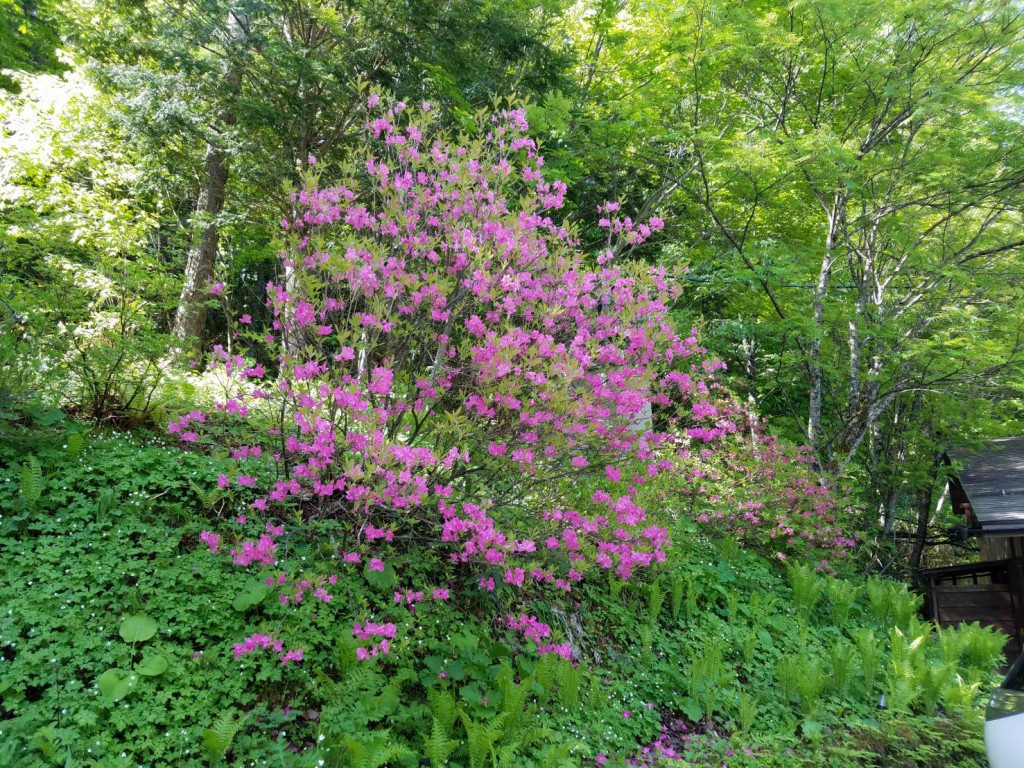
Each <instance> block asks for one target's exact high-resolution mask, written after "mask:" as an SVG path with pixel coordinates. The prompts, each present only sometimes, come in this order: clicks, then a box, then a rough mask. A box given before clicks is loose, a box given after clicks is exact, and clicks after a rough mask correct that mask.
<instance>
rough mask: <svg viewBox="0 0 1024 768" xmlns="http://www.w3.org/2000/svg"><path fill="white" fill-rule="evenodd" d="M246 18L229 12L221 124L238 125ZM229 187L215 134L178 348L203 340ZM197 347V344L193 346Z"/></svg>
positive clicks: (179, 314) (177, 327)
mask: <svg viewBox="0 0 1024 768" xmlns="http://www.w3.org/2000/svg"><path fill="white" fill-rule="evenodd" d="M245 23H246V18H245V16H244V15H242V14H240V13H239V12H237V11H236V10H234V9H230V10H229V11H228V17H227V26H226V35H227V39H226V47H227V48H228V49H229V50H228V51H227V54H226V62H227V63H226V64H225V73H224V80H225V83H226V84H227V85H228V88H229V96H228V99H227V105H226V106H225V108H224V110H223V111H222V113H221V115H220V125H221V127H229V126H232V125H234V124H235V122H236V118H235V115H234V112H233V110H232V107H231V104H232V103H233V102H234V99H235V98H236V96H237V92H238V89H239V87H240V86H241V84H242V69H241V66H240V65H239V63H238V62H239V59H238V57H237V56H236V54H235V52H233V51H231V50H230V48H231V46H232V44H233V43H237V42H238V41H240V40H243V39H245V36H246V31H245V29H246V26H245ZM227 188H228V153H227V151H226V150H225V148H224V146H223V144H222V142H220V141H218V140H217V138H216V137H215V138H214V139H213V140H212V141H210V143H209V144H208V145H207V147H206V164H205V168H204V170H203V186H202V188H201V189H200V191H199V199H198V200H197V202H196V214H197V216H201V217H203V218H204V219H205V220H206V221H205V225H204V226H203V229H202V231H201V232H197V233H196V234H195V235H194V236H193V237H194V240H193V242H192V247H191V248H190V249H189V252H188V258H187V260H186V262H185V279H184V282H183V283H182V286H181V297H180V298H179V300H178V309H177V311H176V312H175V315H174V327H173V329H172V333H173V335H174V338H175V339H176V340H177V341H178V342H179V350H181V351H184V350H187V349H189V348H190V347H192V345H195V344H197V343H198V342H200V341H201V340H202V336H203V331H204V330H205V329H206V304H205V302H206V299H207V298H208V297H209V295H208V293H207V290H208V289H207V285H208V284H209V282H210V280H211V279H212V278H213V273H214V267H215V266H216V264H217V250H218V245H219V243H220V231H219V229H218V227H217V218H218V217H219V216H220V214H221V212H222V211H223V210H224V201H225V199H226V197H227ZM192 348H194V347H192Z"/></svg>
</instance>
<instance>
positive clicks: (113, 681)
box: [96, 669, 139, 702]
mask: <svg viewBox="0 0 1024 768" xmlns="http://www.w3.org/2000/svg"><path fill="white" fill-rule="evenodd" d="M138 679H139V678H138V675H136V674H134V673H132V672H127V671H125V670H123V669H108V670H107V671H106V672H104V673H103V674H102V675H100V676H99V677H98V678H97V680H96V684H97V685H98V686H99V689H100V694H101V695H102V696H103V698H104V699H106V700H107V701H109V702H117V701H120V700H121V699H123V698H124V697H125V696H127V695H128V694H129V693H131V690H132V688H134V687H135V683H136V682H138Z"/></svg>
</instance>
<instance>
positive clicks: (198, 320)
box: [174, 144, 228, 347]
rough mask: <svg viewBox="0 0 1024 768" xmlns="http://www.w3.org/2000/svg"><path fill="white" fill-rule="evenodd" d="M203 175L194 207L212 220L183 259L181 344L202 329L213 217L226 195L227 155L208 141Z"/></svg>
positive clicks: (215, 236)
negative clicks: (184, 260) (186, 257)
mask: <svg viewBox="0 0 1024 768" xmlns="http://www.w3.org/2000/svg"><path fill="white" fill-rule="evenodd" d="M203 176H204V178H203V188H202V190H201V191H200V193H199V202H198V205H197V206H196V208H197V212H198V213H200V214H202V215H205V216H209V217H210V218H211V219H212V220H211V221H210V222H209V223H208V224H207V225H206V227H205V228H204V229H203V230H202V232H200V233H197V235H196V237H197V240H196V242H194V243H193V245H192V247H191V248H190V249H189V252H188V260H187V261H186V262H185V279H184V282H183V283H182V286H181V298H180V299H179V300H178V311H177V312H176V313H175V315H174V338H175V339H177V340H178V341H179V342H181V344H182V346H183V347H184V346H185V345H187V344H189V343H190V342H189V339H192V340H201V339H202V336H203V331H204V329H205V328H206V303H205V302H206V299H207V298H208V297H209V294H208V288H207V284H208V283H209V282H210V279H211V278H212V277H213V270H214V266H215V265H216V263H217V246H218V244H219V241H220V233H219V231H218V229H217V222H216V218H217V217H218V216H220V213H221V211H222V210H224V198H225V196H226V194H227V186H228V158H227V155H226V153H225V152H224V151H223V150H222V149H218V148H217V147H215V146H213V145H212V144H211V145H210V146H208V147H207V149H206V169H205V173H204V174H203Z"/></svg>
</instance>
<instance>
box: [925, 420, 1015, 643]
mask: <svg viewBox="0 0 1024 768" xmlns="http://www.w3.org/2000/svg"><path fill="white" fill-rule="evenodd" d="M956 458H957V459H958V460H960V461H962V462H963V464H964V468H963V469H962V470H960V471H959V472H957V474H956V475H954V476H952V477H951V478H950V481H949V495H950V500H951V501H952V503H953V504H954V506H955V508H956V509H958V510H960V511H961V512H962V513H963V515H964V522H965V525H966V529H967V533H968V534H969V535H973V536H977V537H978V540H979V541H978V544H979V552H980V558H979V559H980V562H977V563H970V564H966V565H955V566H950V567H947V568H932V569H929V570H926V571H925V572H924V574H923V575H924V577H925V579H926V581H927V584H928V607H929V609H930V612H931V615H932V618H934V619H936V620H937V621H938V622H939V624H940V625H942V626H950V625H953V624H959V623H960V622H964V621H966V622H973V621H977V622H980V623H981V624H982V625H983V626H992V627H997V628H998V629H1000V630H1002V631H1003V632H1005V633H1006V634H1007V636H1008V639H1007V643H1006V655H1007V660H1008V663H1009V662H1012V661H1013V660H1015V659H1016V658H1017V656H1019V655H1020V653H1021V648H1022V640H1024V437H1009V438H1004V439H1001V440H991V441H989V442H988V443H987V444H986V445H985V446H984V447H983V448H982V449H981V450H979V451H976V452H974V453H971V454H969V455H966V456H961V455H957V456H956Z"/></svg>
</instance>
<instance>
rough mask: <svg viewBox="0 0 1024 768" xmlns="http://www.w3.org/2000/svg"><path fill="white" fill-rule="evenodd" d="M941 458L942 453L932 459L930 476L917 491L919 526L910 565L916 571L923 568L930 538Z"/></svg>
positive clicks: (915, 533) (915, 534)
mask: <svg viewBox="0 0 1024 768" xmlns="http://www.w3.org/2000/svg"><path fill="white" fill-rule="evenodd" d="M941 458H942V454H937V455H936V456H935V458H934V459H933V460H932V465H931V468H930V469H929V470H928V476H927V478H926V479H925V482H924V484H923V485H922V486H921V487H920V488H919V489H918V491H917V528H916V530H915V531H914V548H913V549H912V550H911V551H910V567H911V569H913V570H915V571H917V570H919V569H920V568H921V558H922V557H923V556H924V547H925V542H926V541H927V539H928V524H929V523H930V522H931V517H932V494H933V493H934V490H935V479H936V477H938V473H939V464H940V461H941Z"/></svg>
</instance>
